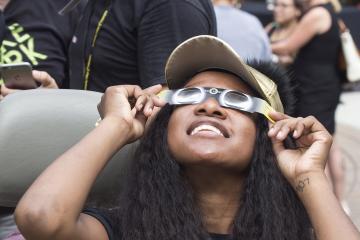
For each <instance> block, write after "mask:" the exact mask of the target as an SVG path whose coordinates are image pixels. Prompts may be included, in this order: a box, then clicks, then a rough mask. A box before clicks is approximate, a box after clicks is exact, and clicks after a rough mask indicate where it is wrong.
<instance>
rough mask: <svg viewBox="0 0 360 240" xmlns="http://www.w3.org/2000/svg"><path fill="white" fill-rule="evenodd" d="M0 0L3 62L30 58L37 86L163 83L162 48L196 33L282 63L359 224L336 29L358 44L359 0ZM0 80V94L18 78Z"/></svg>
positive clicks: (351, 103)
mask: <svg viewBox="0 0 360 240" xmlns="http://www.w3.org/2000/svg"><path fill="white" fill-rule="evenodd" d="M69 2H70V3H69ZM65 5H67V6H68V8H65V9H63V10H64V11H63V12H62V14H61V15H60V14H58V12H59V10H61V9H62V8H63V7H64V6H65ZM0 9H1V11H0V14H1V15H0V39H1V42H2V44H1V51H0V57H1V64H13V63H19V62H29V63H30V64H31V65H32V68H33V69H35V70H38V71H35V72H33V78H34V79H35V81H36V82H37V84H38V86H39V87H40V88H41V87H42V88H65V89H67V88H70V89H83V90H90V91H98V92H104V91H105V89H106V88H107V87H109V86H112V85H118V84H137V85H140V86H141V87H148V86H151V85H154V84H158V83H161V84H164V76H163V75H164V73H163V69H164V66H165V63H166V59H167V57H168V56H169V54H170V52H171V51H172V50H173V49H174V48H175V47H176V46H177V45H178V44H179V43H180V42H182V41H183V40H185V39H187V38H189V37H192V36H196V35H201V34H208V35H217V36H219V37H220V38H222V39H224V40H225V41H226V42H228V43H229V44H230V45H231V46H232V47H233V48H234V49H235V50H236V51H237V52H238V53H239V55H240V56H241V57H242V58H243V59H244V60H245V61H273V62H275V63H277V64H280V65H282V66H283V67H284V68H286V69H287V72H288V74H289V75H290V76H291V78H292V80H293V85H294V88H295V89H296V91H295V92H296V99H297V102H296V104H295V108H294V110H293V115H294V116H308V115H314V116H316V117H317V118H318V119H319V120H320V121H321V122H322V123H323V125H324V126H325V127H326V128H327V129H328V131H329V132H330V133H331V134H333V135H334V136H335V139H336V141H335V143H334V145H333V148H332V150H331V153H330V156H329V161H328V167H327V173H328V177H329V180H330V181H331V182H332V184H333V188H334V192H335V194H336V196H337V197H338V199H339V201H340V202H341V204H342V206H343V209H344V210H345V211H346V212H347V213H348V214H349V215H350V216H351V217H352V218H353V220H354V222H355V223H356V224H357V226H358V227H360V207H359V205H360V204H359V202H360V180H359V179H358V178H357V172H358V171H360V160H359V158H358V157H359V155H360V154H359V152H358V151H357V147H358V146H357V144H358V142H357V140H359V137H358V135H357V133H360V125H359V124H358V123H356V121H358V120H357V119H356V118H357V117H360V116H359V113H358V109H357V108H356V106H355V105H356V102H357V101H359V100H360V94H359V92H357V91H358V90H359V89H360V88H359V86H360V85H359V84H358V83H359V82H356V81H355V82H352V83H349V82H348V79H347V75H346V62H345V61H344V59H343V57H342V55H343V52H342V47H341V38H340V34H341V32H342V31H346V30H350V33H351V36H352V37H353V39H354V42H355V44H356V46H357V48H358V49H360V27H359V21H360V1H358V0H342V1H338V0H268V1H267V2H265V1H264V0H244V1H237V0H213V1H210V0H196V1H195V0H194V1H186V0H184V1H175V0H173V1H171V0H169V1H151V0H142V1H140V0H112V1H110V0H107V1H105V0H104V1H95V0H89V1H86V0H83V1H82V0H79V1H76V0H75V1H74V0H73V1H69V0H0ZM359 80H360V79H359ZM0 84H1V96H0V97H1V99H4V98H6V97H7V96H8V95H9V94H12V93H14V92H16V91H19V89H21V88H22V87H21V86H16V87H14V86H10V85H6V81H5V82H4V80H0ZM0 104H1V102H0ZM339 104H340V105H339ZM0 117H1V116H0ZM350 135H351V136H350ZM349 138H352V140H350V141H349ZM0 162H1V161H0ZM0 167H1V166H0ZM12 211H13V209H12V208H8V207H1V206H0V239H5V237H6V235H8V234H9V233H11V232H13V231H16V227H15V225H14V223H13V220H12Z"/></svg>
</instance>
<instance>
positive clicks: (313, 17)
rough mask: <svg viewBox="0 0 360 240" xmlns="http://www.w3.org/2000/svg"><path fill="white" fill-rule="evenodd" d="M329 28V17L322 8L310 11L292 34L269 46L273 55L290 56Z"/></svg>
mask: <svg viewBox="0 0 360 240" xmlns="http://www.w3.org/2000/svg"><path fill="white" fill-rule="evenodd" d="M330 27H331V16H330V14H329V12H328V11H327V10H326V9H325V8H323V7H316V8H314V9H312V10H310V11H309V12H308V13H306V14H305V15H304V17H303V18H302V19H301V20H300V22H299V24H298V25H297V27H296V29H295V30H294V32H293V33H292V34H291V35H290V36H289V37H288V38H286V39H284V40H282V41H278V42H276V43H273V44H272V45H271V49H272V51H273V53H275V54H280V55H291V54H294V53H296V52H297V51H298V50H299V49H300V48H301V47H303V46H304V45H305V44H306V43H308V42H309V41H310V40H311V39H312V38H313V37H315V36H316V35H318V34H322V33H324V32H326V31H327V30H329V28H330Z"/></svg>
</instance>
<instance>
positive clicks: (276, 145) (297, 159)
mask: <svg viewBox="0 0 360 240" xmlns="http://www.w3.org/2000/svg"><path fill="white" fill-rule="evenodd" d="M270 117H271V118H272V119H274V120H275V124H271V126H270V130H269V132H268V136H269V137H270V138H271V140H272V143H273V149H274V152H275V155H276V157H277V162H278V165H279V168H280V170H281V172H282V173H283V175H284V176H285V177H286V179H287V180H288V181H289V182H290V184H291V185H292V186H294V187H295V185H296V181H298V179H300V178H301V177H302V176H306V174H309V173H323V172H324V169H325V165H326V161H327V158H328V153H329V150H330V147H331V144H332V137H331V135H330V134H329V132H328V131H327V130H326V129H325V127H324V126H323V125H322V124H321V123H320V122H319V121H318V120H317V119H316V118H315V117H313V116H309V117H306V118H301V117H299V118H293V117H290V116H288V115H286V114H282V113H279V112H273V113H271V114H270ZM289 134H291V136H292V137H293V138H294V139H295V142H296V144H297V147H296V148H295V149H287V148H285V146H284V140H285V139H286V137H287V136H288V135H289Z"/></svg>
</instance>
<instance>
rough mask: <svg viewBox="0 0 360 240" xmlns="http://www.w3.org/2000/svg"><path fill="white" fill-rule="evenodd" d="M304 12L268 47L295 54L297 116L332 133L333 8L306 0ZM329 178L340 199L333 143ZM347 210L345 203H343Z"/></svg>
mask: <svg viewBox="0 0 360 240" xmlns="http://www.w3.org/2000/svg"><path fill="white" fill-rule="evenodd" d="M308 4H309V5H308V10H307V11H306V13H305V14H304V16H303V17H302V18H301V20H300V22H299V24H298V26H297V27H296V29H295V31H294V32H293V34H291V36H290V37H288V38H287V39H285V40H283V41H279V42H276V43H273V44H272V50H273V52H275V53H277V54H293V53H295V52H298V55H297V57H296V59H295V62H294V64H293V69H294V74H295V78H296V80H297V83H298V84H299V88H298V89H299V91H298V103H297V115H298V116H308V115H314V116H315V117H317V118H318V119H319V121H320V122H321V123H322V124H323V125H324V126H325V127H326V129H327V130H328V131H329V132H330V133H331V134H335V110H336V107H337V105H338V103H339V98H340V93H341V77H340V72H339V69H338V57H339V53H340V47H341V45H340V31H339V26H338V19H337V17H336V13H335V12H334V8H335V9H337V10H339V7H341V6H340V5H339V3H338V2H337V1H334V4H333V5H332V4H331V3H330V2H328V1H327V0H310V1H309V3H308ZM328 166H329V178H330V180H332V182H333V186H334V191H335V194H336V196H337V197H338V199H339V200H340V201H341V202H343V199H344V196H343V194H344V170H343V161H342V157H341V153H340V149H339V147H338V146H337V144H336V143H335V144H333V147H332V149H331V151H330V155H329V165H328ZM343 205H344V209H346V210H347V211H348V207H347V204H346V203H345V202H343Z"/></svg>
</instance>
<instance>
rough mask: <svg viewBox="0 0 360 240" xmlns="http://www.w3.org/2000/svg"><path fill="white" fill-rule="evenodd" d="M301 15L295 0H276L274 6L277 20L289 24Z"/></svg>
mask: <svg viewBox="0 0 360 240" xmlns="http://www.w3.org/2000/svg"><path fill="white" fill-rule="evenodd" d="M300 15H301V12H300V10H299V9H297V8H296V7H295V5H294V1H293V0H276V1H275V8H274V19H275V22H277V23H279V24H280V25H282V24H288V23H290V22H291V21H296V20H297V19H298V18H299V17H300Z"/></svg>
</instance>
